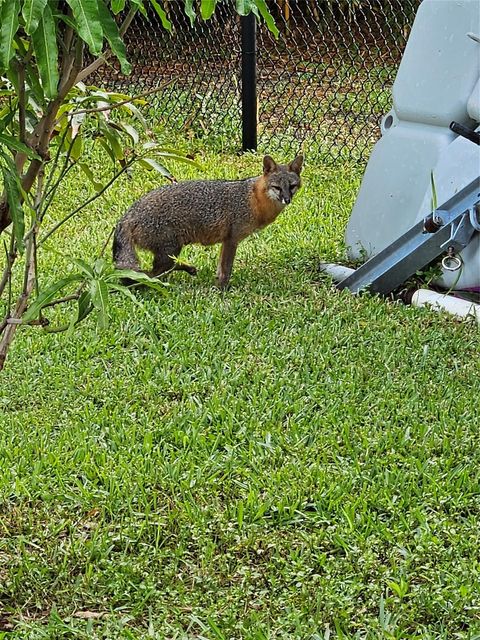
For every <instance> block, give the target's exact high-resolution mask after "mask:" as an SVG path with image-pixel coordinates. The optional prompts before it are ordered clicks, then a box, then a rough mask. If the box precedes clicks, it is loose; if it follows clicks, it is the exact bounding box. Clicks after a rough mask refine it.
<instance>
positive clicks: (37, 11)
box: [22, 0, 47, 36]
mask: <svg viewBox="0 0 480 640" xmlns="http://www.w3.org/2000/svg"><path fill="white" fill-rule="evenodd" d="M46 5H47V0H24V3H23V7H22V15H23V19H24V20H25V31H26V33H28V35H29V36H30V35H32V33H34V32H35V31H36V29H37V27H38V25H39V22H40V19H41V17H42V14H43V10H44V9H45V7H46Z"/></svg>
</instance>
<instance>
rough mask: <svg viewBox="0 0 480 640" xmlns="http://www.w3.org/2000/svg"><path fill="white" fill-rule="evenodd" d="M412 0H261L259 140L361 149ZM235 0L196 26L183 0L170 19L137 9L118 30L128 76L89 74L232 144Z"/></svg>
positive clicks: (271, 144)
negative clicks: (271, 27) (154, 90)
mask: <svg viewBox="0 0 480 640" xmlns="http://www.w3.org/2000/svg"><path fill="white" fill-rule="evenodd" d="M419 4H420V0H336V1H334V0H269V1H268V5H269V8H270V10H271V12H272V13H273V15H274V17H275V20H276V24H277V26H278V28H279V29H280V36H279V38H278V39H275V37H274V36H273V35H272V34H271V33H270V32H269V31H268V29H267V28H266V26H265V25H264V24H259V25H258V27H257V105H258V116H257V117H258V146H259V150H261V151H268V152H270V153H274V152H275V151H278V150H282V151H285V152H287V150H288V152H293V153H295V152H297V151H298V150H299V149H301V148H305V147H307V146H308V145H309V144H311V143H313V142H315V143H316V144H318V145H319V146H320V149H321V154H322V156H323V157H324V158H325V160H331V161H335V160H337V159H339V158H342V159H350V160H357V161H366V159H367V158H368V155H369V153H370V150H371V147H372V145H373V143H374V142H375V140H376V139H378V137H379V134H380V129H379V122H380V118H381V115H382V114H383V113H385V112H386V111H388V110H389V107H390V103H391V93H390V90H391V86H392V83H393V80H394V77H395V73H396V68H397V66H398V63H399V62H400V59H401V55H402V52H403V49H404V47H405V44H406V41H407V38H408V34H409V32H410V28H411V25H412V23H413V19H414V16H415V12H416V10H417V8H418V5H419ZM234 5H235V2H234V0H226V1H225V2H223V3H219V5H218V6H217V10H216V13H215V15H214V17H213V18H212V19H211V20H210V21H208V22H202V21H201V20H200V19H198V20H197V21H196V22H195V24H194V26H193V27H192V26H191V25H190V21H189V20H188V18H187V17H186V16H185V14H184V11H183V6H184V2H183V0H165V2H164V7H165V9H166V11H167V15H168V18H169V20H170V21H171V23H172V30H171V32H167V31H165V29H163V28H162V25H161V23H160V20H159V19H158V17H157V15H156V14H155V13H154V12H150V11H149V13H148V14H147V15H146V16H144V15H141V14H139V15H138V16H137V17H136V19H135V20H134V22H133V23H132V25H131V27H130V29H129V31H128V32H127V35H126V44H127V51H128V54H129V59H130V60H131V62H132V64H133V71H132V74H131V75H130V76H129V77H125V76H122V75H121V74H120V73H119V72H118V70H117V69H115V68H114V67H109V68H104V69H103V70H102V71H101V72H99V75H98V77H97V79H96V82H97V83H99V84H106V85H109V86H112V85H113V86H115V87H117V88H120V89H123V90H126V91H127V90H128V92H130V93H141V92H142V91H145V90H147V89H149V88H151V87H156V86H160V87H163V89H162V91H160V92H159V93H158V94H155V95H154V96H151V97H150V98H149V109H148V112H149V116H150V118H151V119H152V123H154V124H158V125H160V126H163V127H166V128H167V129H168V130H169V131H172V132H179V133H182V134H184V135H187V136H192V137H195V138H202V139H204V140H205V142H206V143H207V142H209V141H210V142H211V143H214V144H218V145H221V146H222V147H228V148H229V149H236V150H239V149H240V148H241V143H242V141H241V131H242V126H241V119H242V113H241V91H242V82H241V61H242V44H241V21H240V18H239V17H238V15H237V14H236V13H235V9H234Z"/></svg>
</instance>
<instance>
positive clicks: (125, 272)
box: [106, 269, 168, 293]
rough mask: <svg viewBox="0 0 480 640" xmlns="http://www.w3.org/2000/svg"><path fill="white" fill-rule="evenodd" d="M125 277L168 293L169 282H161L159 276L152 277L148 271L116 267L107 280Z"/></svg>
mask: <svg viewBox="0 0 480 640" xmlns="http://www.w3.org/2000/svg"><path fill="white" fill-rule="evenodd" d="M123 278H125V279H127V280H134V281H135V282H136V283H138V284H143V285H146V286H147V287H150V288H151V289H155V291H160V292H161V293H167V291H166V289H167V287H168V285H167V283H165V282H160V280H158V279H157V278H151V277H150V276H149V275H147V274H146V273H143V271H133V269H115V271H113V273H112V275H110V276H108V277H107V278H106V280H107V281H108V282H110V281H112V280H121V279H123Z"/></svg>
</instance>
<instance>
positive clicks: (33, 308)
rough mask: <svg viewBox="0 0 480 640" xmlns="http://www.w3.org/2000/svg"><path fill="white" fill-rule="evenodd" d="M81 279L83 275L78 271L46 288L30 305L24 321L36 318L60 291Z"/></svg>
mask: <svg viewBox="0 0 480 640" xmlns="http://www.w3.org/2000/svg"><path fill="white" fill-rule="evenodd" d="M80 280H82V276H81V275H79V274H77V273H76V274H72V275H71V276H67V277H66V278H62V279H61V280H58V281H57V282H54V283H53V284H51V285H50V286H49V287H47V288H46V289H44V290H43V291H42V293H41V294H40V295H39V296H38V298H37V299H36V300H35V301H34V302H33V303H32V304H31V305H30V306H29V307H28V309H27V311H26V313H25V314H24V316H23V322H30V320H33V319H34V318H36V317H37V315H38V314H39V312H40V310H41V309H43V307H44V306H45V305H46V304H49V303H50V302H52V301H53V300H55V298H56V296H57V294H58V293H59V291H62V289H65V287H67V286H68V285H69V284H72V283H73V282H79V281H80Z"/></svg>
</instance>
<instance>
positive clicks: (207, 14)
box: [200, 0, 218, 20]
mask: <svg viewBox="0 0 480 640" xmlns="http://www.w3.org/2000/svg"><path fill="white" fill-rule="evenodd" d="M217 2H218V0H202V3H201V5H200V14H201V16H202V18H203V19H204V20H209V19H210V18H211V17H212V15H213V13H214V11H215V7H216V6H217Z"/></svg>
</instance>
